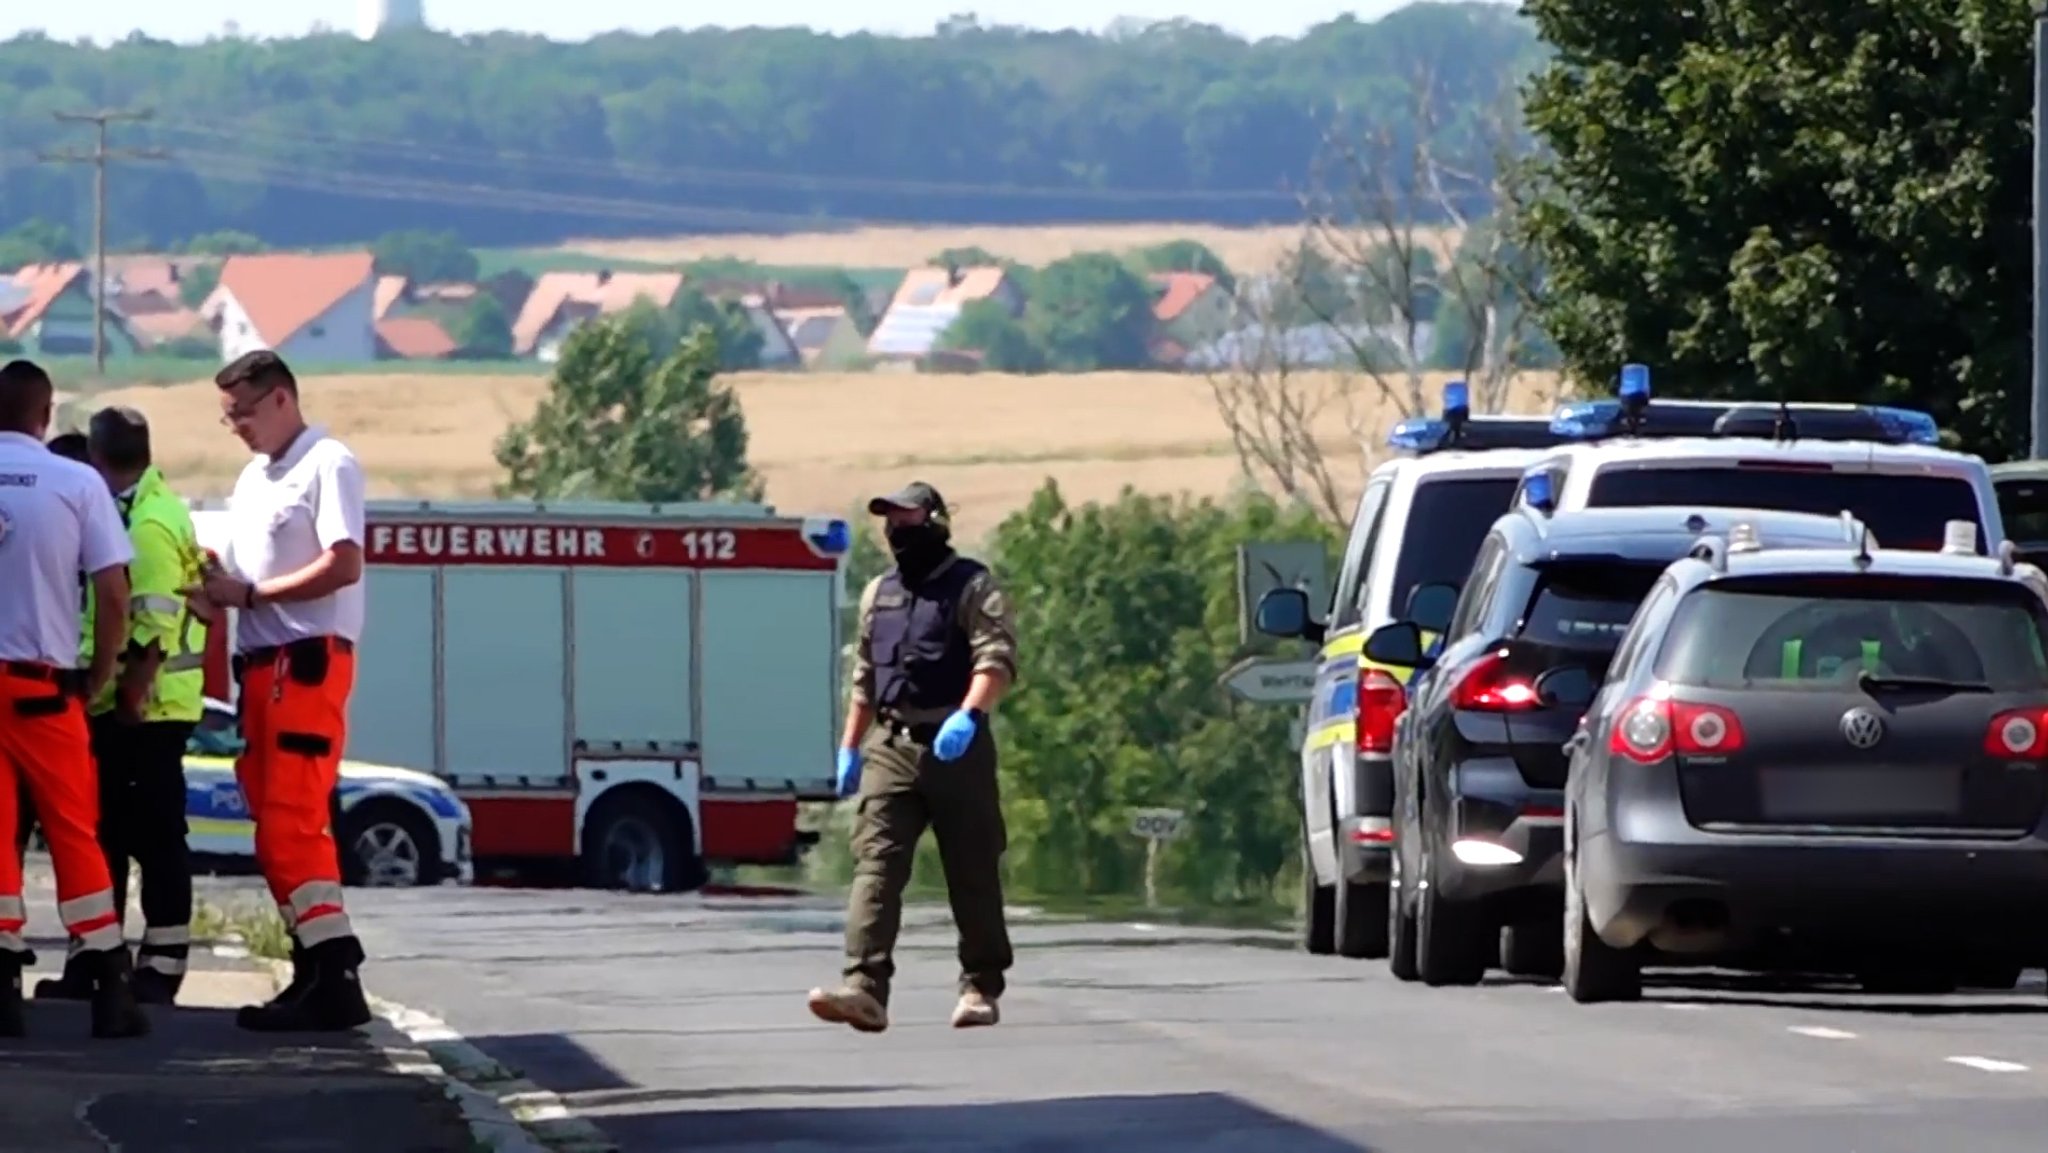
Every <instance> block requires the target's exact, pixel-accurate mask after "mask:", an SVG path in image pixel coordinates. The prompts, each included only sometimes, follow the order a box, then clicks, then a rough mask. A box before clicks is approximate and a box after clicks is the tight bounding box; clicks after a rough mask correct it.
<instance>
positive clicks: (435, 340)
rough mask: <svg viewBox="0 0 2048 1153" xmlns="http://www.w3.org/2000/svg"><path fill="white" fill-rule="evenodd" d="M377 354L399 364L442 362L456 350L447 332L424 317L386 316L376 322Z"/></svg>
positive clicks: (456, 347)
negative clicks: (384, 355) (398, 361)
mask: <svg viewBox="0 0 2048 1153" xmlns="http://www.w3.org/2000/svg"><path fill="white" fill-rule="evenodd" d="M377 343H378V345H379V346H380V347H379V351H380V352H384V353H387V354H389V355H391V356H393V357H396V358H398V359H400V360H442V359H445V358H447V357H450V356H453V355H455V353H456V352H457V351H458V350H459V349H460V346H459V345H457V344H456V343H455V338H454V337H452V336H450V335H448V330H447V329H445V328H442V327H441V326H440V325H438V324H436V323H434V322H433V321H432V320H430V319H428V318H427V317H424V316H387V317H385V318H384V319H382V320H380V321H378V322H377Z"/></svg>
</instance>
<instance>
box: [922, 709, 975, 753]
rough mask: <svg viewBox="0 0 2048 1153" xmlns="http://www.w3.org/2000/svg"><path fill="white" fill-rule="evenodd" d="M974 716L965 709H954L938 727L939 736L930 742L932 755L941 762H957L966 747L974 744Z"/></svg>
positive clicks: (965, 750)
mask: <svg viewBox="0 0 2048 1153" xmlns="http://www.w3.org/2000/svg"><path fill="white" fill-rule="evenodd" d="M974 729H975V723H974V714H973V713H970V712H968V711H967V710H966V709H956V710H955V711H954V713H953V715H952V716H950V717H947V718H946V723H945V724H943V725H940V726H939V735H938V737H937V739H935V740H933V741H932V755H933V756H935V757H937V758H939V759H940V760H942V761H957V760H959V759H960V758H961V756H962V755H964V754H965V753H966V752H967V746H969V745H971V744H973V743H974Z"/></svg>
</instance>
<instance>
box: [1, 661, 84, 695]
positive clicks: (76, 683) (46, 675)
mask: <svg viewBox="0 0 2048 1153" xmlns="http://www.w3.org/2000/svg"><path fill="white" fill-rule="evenodd" d="M0 673H6V674H7V675H8V676H10V677H14V678H15V679H17V680H24V681H40V682H42V683H43V684H46V685H55V686H57V687H58V688H60V689H63V690H65V691H67V692H74V693H83V692H84V691H85V670H83V669H65V668H59V667H57V666H56V665H46V664H42V663H39V662H37V661H0Z"/></svg>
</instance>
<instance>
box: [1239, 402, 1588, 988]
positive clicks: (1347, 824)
mask: <svg viewBox="0 0 2048 1153" xmlns="http://www.w3.org/2000/svg"><path fill="white" fill-rule="evenodd" d="M1551 423H1552V422H1551V420H1550V418H1547V417H1533V418H1532V417H1505V416H1474V415H1471V413H1470V404H1469V395H1468V393H1467V390H1466V387H1465V385H1464V384H1463V383H1462V382H1457V381H1454V382H1452V383H1451V384H1449V385H1447V386H1446V387H1445V389H1444V416H1443V418H1441V419H1427V418H1415V419H1410V420H1406V421H1403V422H1401V423H1400V424H1398V425H1396V426H1395V428H1394V429H1393V431H1392V432H1391V433H1390V434H1389V435H1388V438H1387V443H1388V445H1389V447H1391V448H1394V449H1396V450H1398V451H1400V452H1402V453H1404V454H1408V455H1404V456H1402V457H1401V458H1399V459H1396V460H1391V461H1388V462H1386V463H1384V464H1382V465H1380V466H1379V467H1378V468H1376V469H1374V470H1373V473H1372V476H1371V477H1370V478H1369V479H1368V480H1367V482H1366V486H1365V492H1364V493H1363V494H1362V495H1361V496H1360V497H1359V500H1358V509H1357V512H1356V514H1355V515H1354V516H1353V518H1352V522H1351V534H1350V539H1349V540H1348V541H1347V542H1346V544H1345V546H1344V563H1343V566H1342V567H1341V569H1340V570H1339V572H1338V576H1337V583H1336V587H1335V589H1334V591H1333V595H1332V598H1331V603H1330V605H1329V606H1328V612H1327V615H1326V616H1325V617H1324V618H1323V619H1322V620H1320V621H1319V620H1316V619H1315V618H1314V617H1313V615H1312V614H1311V612H1310V607H1309V604H1308V598H1307V595H1306V594H1304V593H1302V592H1301V591H1299V590H1296V589H1278V590H1275V591H1273V592H1272V593H1269V594H1267V595H1266V596H1265V597H1264V598H1262V599H1261V601H1260V603H1259V606H1258V610H1257V620H1258V627H1259V629H1260V631H1261V632H1264V633H1266V634H1267V635H1269V636H1276V637H1283V638H1299V639H1304V640H1307V641H1309V642H1310V643H1312V644H1315V645H1317V646H1319V647H1320V649H1321V655H1320V657H1319V658H1318V659H1319V666H1320V667H1319V669H1318V671H1317V674H1316V685H1315V692H1314V696H1313V697H1312V703H1311V704H1310V706H1309V709H1308V716H1307V718H1306V739H1305V740H1304V741H1303V743H1302V748H1301V802H1302V808H1301V813H1302V833H1303V836H1302V841H1303V856H1304V861H1303V868H1302V874H1303V882H1302V883H1303V887H1304V889H1305V890H1306V891H1305V893H1304V904H1305V906H1306V908H1307V916H1306V920H1305V922H1304V926H1303V944H1304V946H1305V947H1306V948H1307V950H1308V951H1309V952H1311V953H1319V954H1328V953H1336V954H1338V955H1340V956H1344V957H1384V956H1386V955H1387V941H1388V920H1387V916H1388V914H1387V894H1388V876H1389V874H1388V857H1387V851H1388V849H1389V847H1390V846H1391V845H1392V843H1393V822H1392V820H1391V817H1392V813H1393V797H1394V786H1393V770H1392V762H1391V760H1390V755H1391V752H1392V749H1393V739H1394V722H1395V721H1396V720H1397V719H1398V718H1399V717H1400V715H1401V711H1402V709H1403V708H1405V707H1406V702H1407V696H1406V691H1407V690H1406V686H1407V683H1408V680H1409V678H1410V676H1411V675H1412V673H1413V670H1412V669H1408V668H1396V667H1393V666H1389V665H1384V664H1381V663H1379V662H1376V661H1373V660H1371V659H1369V658H1367V657H1366V656H1365V654H1364V646H1365V638H1366V636H1367V635H1368V634H1370V633H1371V632H1372V631H1373V630H1374V629H1376V628H1378V627H1380V626H1381V625H1384V624H1386V623H1388V622H1389V621H1392V620H1394V619H1395V618H1396V617H1397V616H1398V617H1401V618H1403V619H1407V620H1412V621H1417V622H1419V623H1423V624H1424V627H1438V628H1440V627H1441V626H1442V624H1443V621H1444V620H1447V619H1448V618H1449V609H1450V605H1451V601H1453V600H1455V599H1456V597H1455V591H1453V595H1452V596H1451V597H1450V598H1448V599H1445V598H1443V597H1441V596H1438V595H1434V594H1437V593H1441V592H1442V591H1443V590H1444V589H1445V588H1446V587H1450V588H1451V589H1453V590H1455V587H1456V586H1457V585H1459V584H1462V583H1463V582H1464V580H1465V576H1466V574H1467V572H1469V571H1470V569H1471V567H1472V557H1473V554H1474V553H1476V552H1478V550H1479V543H1480V541H1481V540H1483V539H1484V538H1485V536H1486V532H1487V529H1488V528H1489V527H1490V526H1491V525H1492V524H1493V522H1494V519H1495V518H1496V517H1498V516H1500V515H1501V514H1502V513H1503V512H1506V511H1507V510H1508V509H1509V508H1510V507H1512V504H1513V501H1514V496H1515V491H1516V486H1517V485H1518V484H1519V483H1520V480H1521V476H1522V473H1523V471H1524V470H1525V469H1526V468H1528V467H1529V466H1530V465H1531V464H1533V463H1535V462H1536V461H1537V460H1539V459H1541V457H1542V454H1541V453H1540V452H1539V451H1537V450H1539V449H1541V448H1543V447H1546V446H1553V445H1557V444H1559V443H1561V442H1562V438H1561V437H1560V436H1559V435H1558V434H1556V433H1554V432H1553V431H1552V430H1551ZM1418 590H1421V591H1422V601H1421V602H1419V603H1411V601H1412V599H1413V598H1415V597H1416V596H1417V594H1418ZM1432 618H1440V619H1434V623H1433V625H1432V623H1431V621H1432Z"/></svg>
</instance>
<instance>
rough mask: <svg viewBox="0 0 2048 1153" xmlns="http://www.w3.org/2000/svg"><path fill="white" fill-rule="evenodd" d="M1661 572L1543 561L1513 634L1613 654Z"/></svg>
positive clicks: (1651, 567) (1644, 567)
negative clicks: (1533, 592)
mask: <svg viewBox="0 0 2048 1153" xmlns="http://www.w3.org/2000/svg"><path fill="white" fill-rule="evenodd" d="M1663 573H1664V566H1663V565H1661V564H1656V565H1648V564H1619V563H1613V562H1597V563H1595V562H1588V563H1574V562H1566V563H1555V562H1553V563H1551V564H1547V565H1545V566H1543V568H1542V569H1541V570H1540V572H1539V575H1538V576H1537V580H1536V591H1535V594H1534V595H1533V596H1531V597H1530V598H1529V605H1528V608H1527V609H1525V610H1524V611H1523V613H1522V628H1521V631H1520V632H1519V633H1517V634H1516V637H1517V638H1518V639H1520V640H1525V641H1533V642H1535V643H1537V644H1541V645H1546V646H1548V647H1551V648H1560V649H1571V650H1572V651H1574V652H1583V653H1604V654H1608V655H1612V654H1613V652H1614V650H1615V649H1616V648H1617V647H1619V646H1620V644H1621V638H1622V635H1623V634H1624V633H1626V632H1628V623H1629V621H1631V620H1633V619H1634V618H1635V615H1636V609H1637V608H1638V607H1640V606H1641V605H1642V603H1643V598H1644V597H1646V596H1649V595H1650V589H1651V587H1652V586H1654V585H1655V584H1656V583H1657V578H1658V577H1659V576H1662V575H1663Z"/></svg>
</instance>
